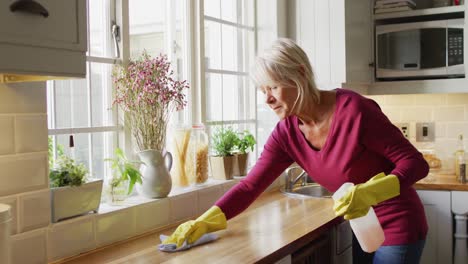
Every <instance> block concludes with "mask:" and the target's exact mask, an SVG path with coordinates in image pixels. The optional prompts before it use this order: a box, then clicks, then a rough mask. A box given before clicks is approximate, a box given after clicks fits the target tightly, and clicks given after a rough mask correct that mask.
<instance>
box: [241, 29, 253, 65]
mask: <svg viewBox="0 0 468 264" xmlns="http://www.w3.org/2000/svg"><path fill="white" fill-rule="evenodd" d="M242 40H243V41H242V52H243V54H242V55H243V56H242V57H243V59H244V61H243V63H242V64H241V67H240V69H239V70H240V71H243V72H248V71H249V70H250V69H251V67H252V66H253V63H254V60H255V34H254V32H253V31H250V30H242Z"/></svg>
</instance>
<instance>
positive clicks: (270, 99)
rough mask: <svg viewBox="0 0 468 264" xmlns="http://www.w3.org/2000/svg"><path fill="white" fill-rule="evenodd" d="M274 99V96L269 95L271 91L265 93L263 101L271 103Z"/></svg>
mask: <svg viewBox="0 0 468 264" xmlns="http://www.w3.org/2000/svg"><path fill="white" fill-rule="evenodd" d="M274 101H275V98H274V97H273V96H272V95H271V93H266V94H265V103H267V104H271V103H273V102H274Z"/></svg>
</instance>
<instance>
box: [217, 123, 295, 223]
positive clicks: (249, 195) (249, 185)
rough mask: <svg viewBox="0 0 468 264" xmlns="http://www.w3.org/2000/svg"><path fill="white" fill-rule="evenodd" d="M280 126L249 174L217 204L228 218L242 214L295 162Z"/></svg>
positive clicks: (273, 133) (271, 136)
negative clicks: (288, 150)
mask: <svg viewBox="0 0 468 264" xmlns="http://www.w3.org/2000/svg"><path fill="white" fill-rule="evenodd" d="M278 127H279V125H277V126H276V128H275V130H274V131H273V132H272V134H271V135H270V137H269V138H268V140H267V142H266V144H265V146H264V148H263V152H262V154H261V156H260V158H259V159H258V161H257V163H256V164H255V166H254V167H253V168H252V169H251V170H250V172H249V173H248V175H247V176H246V177H245V178H244V179H242V180H241V181H240V182H239V183H238V184H237V185H235V186H234V187H233V188H231V190H229V191H228V192H227V193H226V194H224V195H223V196H222V197H221V198H220V199H219V200H218V201H217V202H216V203H215V204H216V205H217V206H218V207H219V208H220V209H221V211H223V213H224V214H225V215H226V218H227V219H231V218H233V217H234V216H236V215H238V214H240V213H241V212H242V211H244V210H245V209H247V207H249V206H250V204H252V203H253V202H254V201H255V199H256V198H257V197H258V196H259V195H260V194H261V193H262V192H263V191H264V190H265V189H266V188H267V187H268V186H269V185H270V184H271V183H272V182H273V181H274V180H275V179H276V178H277V177H278V176H279V175H281V173H282V172H283V171H284V170H285V169H286V168H287V167H288V166H289V165H291V163H292V162H293V160H292V159H291V157H290V156H289V154H288V153H287V151H286V150H285V149H284V147H283V144H281V140H285V137H280V136H279V134H280V133H278Z"/></svg>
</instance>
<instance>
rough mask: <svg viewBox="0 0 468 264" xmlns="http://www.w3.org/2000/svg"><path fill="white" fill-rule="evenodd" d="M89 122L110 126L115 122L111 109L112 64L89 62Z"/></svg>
mask: <svg viewBox="0 0 468 264" xmlns="http://www.w3.org/2000/svg"><path fill="white" fill-rule="evenodd" d="M90 68H91V104H92V107H91V109H92V112H91V124H92V126H111V125H114V124H115V121H114V120H113V116H112V114H113V111H112V101H111V100H112V79H111V72H112V65H111V64H102V63H91V66H90Z"/></svg>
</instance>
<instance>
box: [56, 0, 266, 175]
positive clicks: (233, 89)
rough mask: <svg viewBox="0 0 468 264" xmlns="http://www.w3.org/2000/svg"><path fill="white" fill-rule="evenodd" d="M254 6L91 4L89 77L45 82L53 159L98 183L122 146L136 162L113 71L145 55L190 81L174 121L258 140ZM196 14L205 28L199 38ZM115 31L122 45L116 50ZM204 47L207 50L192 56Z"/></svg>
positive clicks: (154, 0) (166, 1) (109, 0)
mask: <svg viewBox="0 0 468 264" xmlns="http://www.w3.org/2000/svg"><path fill="white" fill-rule="evenodd" d="M255 6H256V1H252V0H229V1H227V0H224V1H222V4H221V0H204V1H200V2H196V3H194V2H192V1H190V0H175V1H171V0H138V1H137V0H135V1H126V0H103V1H88V42H89V43H88V53H87V78H86V79H72V80H56V81H49V82H48V84H47V86H48V89H47V90H48V125H49V136H50V138H51V139H52V143H53V147H54V155H57V152H61V150H62V149H63V152H64V153H65V154H67V155H70V156H71V157H73V158H74V159H75V160H77V161H78V162H83V163H84V164H85V165H86V166H87V167H88V168H89V170H90V174H91V175H92V177H94V178H104V176H105V175H108V174H109V173H110V171H109V166H108V164H106V163H105V162H104V159H105V158H109V157H112V155H113V150H114V149H115V148H116V147H117V146H119V147H121V148H124V149H125V151H126V153H127V155H130V157H132V156H133V154H134V153H133V152H134V149H131V144H129V142H130V138H131V135H130V133H129V131H124V129H123V126H122V122H121V121H122V120H121V119H122V118H121V117H120V116H119V113H118V111H117V110H116V109H115V108H113V107H112V78H111V72H112V68H113V66H114V65H115V64H119V63H122V62H125V61H127V60H128V59H129V58H135V57H137V56H139V55H140V54H141V52H142V51H143V50H146V51H147V52H148V53H149V54H150V55H151V56H157V55H159V54H160V53H165V54H167V55H168V57H169V59H170V61H171V63H172V67H173V69H174V72H175V74H176V78H178V79H184V80H188V81H189V83H190V89H189V91H188V94H187V99H188V106H187V107H186V109H185V110H184V111H181V112H176V113H175V114H174V115H173V117H172V119H171V123H186V124H190V123H192V122H200V121H201V122H203V123H205V124H206V125H207V127H208V132H210V128H212V127H214V126H218V125H230V126H233V127H234V128H236V129H238V130H239V131H243V130H249V131H250V132H252V133H253V134H254V135H255V134H256V95H257V94H256V89H255V88H254V86H253V83H252V82H251V80H250V79H249V77H248V71H249V68H250V67H251V64H252V62H253V59H254V56H255V48H256V41H255V35H256V27H255V15H254V14H255ZM194 10H197V11H194ZM194 12H200V13H199V14H196V13H194ZM198 15H199V16H201V18H202V19H201V20H200V21H202V23H201V27H200V28H199V31H198V32H194V30H193V29H195V28H197V26H196V24H197V16H198ZM116 21H117V22H116ZM119 23H120V24H119ZM123 23H126V24H123ZM113 25H115V27H113ZM113 28H114V30H115V32H117V33H118V36H117V38H118V40H120V41H121V42H119V43H120V44H121V45H119V46H117V47H118V48H117V47H116V45H115V42H114V35H113V32H112V29H113ZM195 31H196V30H195ZM115 32H114V33H115ZM198 34H200V35H198ZM198 36H200V37H201V38H197V37H198ZM197 39H198V40H197ZM197 41H200V43H196V42H197ZM200 46H201V47H203V48H202V49H201V50H197V51H195V50H192V49H193V47H200ZM195 56H199V57H198V58H196V57H195ZM200 58H203V59H200ZM197 61H202V63H201V64H197ZM196 65H202V66H203V67H200V68H198V69H197V68H196ZM195 75H199V76H195ZM200 76H203V78H202V80H200V81H199V82H198V83H197V82H196V80H198V79H199V78H200ZM194 97H197V98H194ZM71 137H72V138H73V141H74V147H73V148H71V147H69V146H70V138H71ZM251 156H254V155H251ZM252 158H255V157H252Z"/></svg>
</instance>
